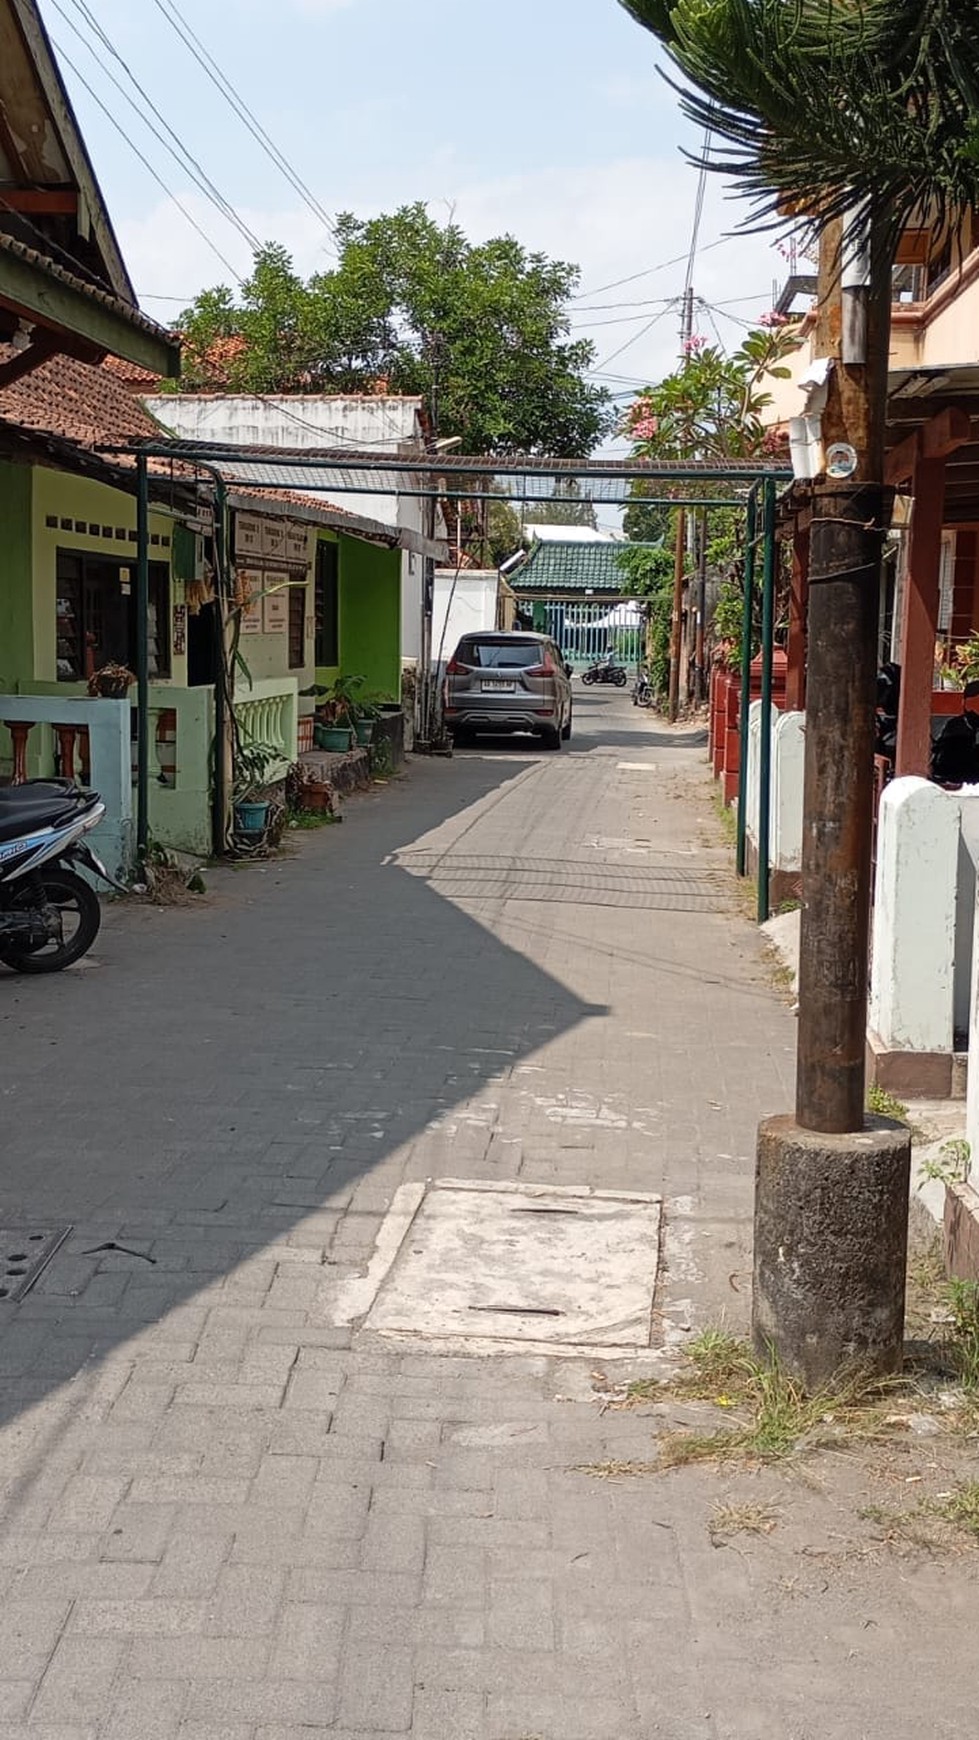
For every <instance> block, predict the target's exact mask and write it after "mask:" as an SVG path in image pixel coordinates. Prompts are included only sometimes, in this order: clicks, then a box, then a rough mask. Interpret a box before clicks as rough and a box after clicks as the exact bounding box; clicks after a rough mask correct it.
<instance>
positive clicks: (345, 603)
mask: <svg viewBox="0 0 979 1740" xmlns="http://www.w3.org/2000/svg"><path fill="white" fill-rule="evenodd" d="M339 543H340V664H341V668H342V670H343V673H344V675H345V676H348V677H366V679H367V688H368V689H370V690H372V691H373V692H374V693H376V694H383V695H390V697H391V699H392V700H395V701H396V700H399V699H400V696H401V552H400V550H385V549H382V548H381V547H380V546H379V545H377V544H368V543H365V542H364V541H363V539H360V538H351V537H346V536H343V535H341V537H340V540H339ZM333 674H334V675H335V673H333ZM317 681H318V682H321V683H322V682H329V681H330V673H329V672H322V671H317Z"/></svg>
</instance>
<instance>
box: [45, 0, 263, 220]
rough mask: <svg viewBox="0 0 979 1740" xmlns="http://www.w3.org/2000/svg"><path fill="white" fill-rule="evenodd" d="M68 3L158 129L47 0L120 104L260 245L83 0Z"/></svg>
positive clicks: (73, 25)
mask: <svg viewBox="0 0 979 1740" xmlns="http://www.w3.org/2000/svg"><path fill="white" fill-rule="evenodd" d="M71 4H72V5H73V6H74V7H75V9H76V11H77V12H78V13H79V15H80V16H81V17H82V18H83V19H84V20H85V22H86V23H87V24H88V25H89V27H90V29H91V30H92V31H93V32H94V33H95V35H96V37H97V39H98V41H99V42H100V43H102V45H103V47H104V48H105V49H106V50H107V52H108V53H109V54H111V56H112V58H113V59H114V60H115V61H117V62H118V64H119V65H120V66H121V67H122V70H123V72H124V73H125V75H126V77H127V78H128V79H129V81H130V83H131V84H132V86H133V88H134V89H135V90H136V91H138V92H139V95H140V97H141V98H142V100H143V102H144V103H145V104H146V105H147V107H148V108H149V109H150V111H151V112H152V114H153V115H155V116H156V119H157V120H158V121H159V122H160V127H157V126H156V125H155V123H154V122H153V121H152V120H150V118H149V116H148V115H147V114H146V113H145V112H144V110H143V109H141V108H140V106H139V104H138V103H137V102H136V101H135V100H134V98H133V97H132V96H130V94H129V92H128V91H127V90H126V88H125V86H124V85H123V84H122V83H121V82H120V80H119V79H118V78H117V77H116V75H115V73H114V72H113V71H112V68H111V67H110V66H107V65H106V63H105V61H104V60H103V59H102V58H101V56H100V55H99V53H98V52H97V50H96V48H95V47H94V46H93V44H92V43H91V42H90V41H89V39H88V37H86V36H85V35H84V34H83V33H82V31H81V30H80V29H79V27H78V25H77V24H76V23H75V22H74V20H73V19H72V18H70V17H69V15H68V13H67V12H66V11H65V10H64V7H63V6H62V5H61V3H60V0H51V5H52V6H53V7H54V9H55V11H56V12H58V13H59V14H60V15H61V17H62V18H63V19H64V21H65V23H66V24H67V26H68V28H69V30H71V31H73V32H74V34H75V36H77V38H78V40H79V42H81V43H82V44H83V46H84V47H85V48H86V49H87V50H88V52H89V54H90V55H91V56H92V59H93V60H94V61H95V64H96V66H98V67H99V69H100V71H101V72H103V73H104V74H105V76H106V78H107V79H108V80H109V81H110V83H111V84H113V85H114V86H115V88H116V90H117V91H118V92H119V94H120V96H121V97H122V98H123V100H124V102H127V103H128V104H129V107H130V108H131V109H132V110H133V111H134V113H135V114H136V115H137V116H138V117H139V119H140V120H141V121H142V122H143V124H144V126H146V127H147V128H148V129H149V131H150V132H151V133H152V134H153V136H154V138H155V139H158V140H159V142H160V144H161V145H162V146H163V148H164V150H165V151H167V152H169V154H170V156H171V157H172V158H173V159H174V162H175V163H176V164H177V165H178V167H179V168H180V169H182V170H183V171H184V172H185V173H186V174H188V175H189V176H190V178H191V180H192V181H193V182H194V183H195V184H196V186H197V187H198V188H199V190H200V192H201V193H202V194H203V195H204V197H205V199H207V200H208V201H209V202H210V203H211V205H213V206H214V208H215V210H216V211H217V212H218V214H219V215H220V216H221V217H223V218H225V219H226V220H227V222H228V223H230V224H232V225H233V226H234V228H235V229H236V230H237V231H238V233H239V235H240V236H241V238H242V240H243V241H245V242H247V243H248V245H249V247H250V248H253V249H255V248H258V247H259V246H260V243H259V240H258V237H257V236H256V235H255V233H254V231H253V230H250V229H249V228H248V225H247V224H246V223H245V222H244V220H243V218H242V217H241V216H240V215H239V213H238V212H237V211H236V210H235V208H234V206H233V205H232V204H231V203H230V201H229V200H227V199H225V197H224V195H223V194H222V193H221V192H220V191H219V190H218V188H217V187H215V185H214V182H213V181H212V180H211V178H210V176H209V175H208V174H207V172H206V170H205V169H203V168H202V166H201V164H200V163H199V162H198V161H197V159H196V157H194V156H193V155H192V153H191V152H190V151H189V150H188V149H187V147H186V145H185V144H184V143H183V141H182V139H181V138H180V137H179V135H178V134H177V133H176V132H175V131H174V129H173V128H172V127H171V125H170V123H169V121H168V120H167V118H166V116H165V115H163V114H162V113H161V112H160V110H159V109H158V108H157V106H156V104H155V103H154V101H153V99H152V97H151V96H150V94H149V92H148V91H147V90H146V89H145V87H144V86H143V85H141V84H140V82H139V80H138V78H137V77H136V75H135V73H134V72H133V71H132V68H131V67H130V66H129V65H128V64H127V62H126V61H125V60H124V59H123V57H122V55H121V54H120V53H119V52H118V50H117V49H116V47H115V45H114V43H113V42H112V41H111V39H110V38H109V37H108V36H107V35H106V33H105V31H104V30H103V29H102V26H101V25H100V23H99V21H98V19H97V18H96V17H95V15H94V14H93V13H92V11H91V9H90V8H89V7H88V6H87V5H86V0H71ZM161 127H162V128H163V129H164V130H163V131H162V132H161V130H160V128H161ZM167 135H169V137H167Z"/></svg>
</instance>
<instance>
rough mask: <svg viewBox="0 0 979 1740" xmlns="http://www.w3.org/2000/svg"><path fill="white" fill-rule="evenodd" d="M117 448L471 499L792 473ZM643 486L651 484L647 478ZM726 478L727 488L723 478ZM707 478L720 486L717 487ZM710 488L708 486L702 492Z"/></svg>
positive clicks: (361, 490)
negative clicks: (475, 497) (474, 497)
mask: <svg viewBox="0 0 979 1740" xmlns="http://www.w3.org/2000/svg"><path fill="white" fill-rule="evenodd" d="M105 451H107V452H113V453H119V452H126V453H128V454H130V455H135V454H138V453H143V454H145V455H147V457H152V458H163V459H171V460H174V461H176V462H179V463H182V464H186V465H203V466H207V467H210V468H211V469H213V470H214V471H215V472H216V473H217V474H218V475H220V476H221V477H222V478H223V479H224V480H225V481H226V482H228V483H242V484H252V485H256V486H259V487H261V488H265V489H292V490H301V491H303V492H305V493H309V492H310V491H319V490H322V491H323V493H324V494H326V495H337V494H356V495H407V496H411V495H418V496H431V495H438V496H441V497H443V498H446V497H447V498H449V499H460V500H469V499H471V498H472V497H473V496H477V495H478V496H481V497H483V499H489V500H491V501H525V502H534V501H539V502H550V501H567V500H569V499H571V500H576V499H581V500H585V501H593V502H596V503H607V504H609V505H611V506H619V507H624V506H628V505H629V504H630V503H632V502H634V501H635V499H636V496H637V494H638V495H641V496H642V498H643V499H644V500H648V501H657V500H663V501H664V502H669V503H670V504H671V505H676V504H678V503H680V502H682V501H684V500H688V499H689V500H691V501H692V502H699V501H704V500H707V501H710V500H715V499H716V494H717V493H720V494H721V495H722V496H723V497H724V498H725V499H728V500H731V501H732V502H734V501H737V502H739V503H740V502H741V501H742V500H743V499H744V498H745V497H746V495H747V492H748V490H749V489H750V487H751V485H752V484H753V483H756V482H758V481H759V479H762V478H766V477H768V478H775V479H777V480H780V481H781V480H788V479H789V478H791V476H792V473H791V471H790V470H788V469H785V468H783V467H779V466H770V465H769V466H765V465H759V463H758V462H757V461H756V460H724V461H722V462H721V463H718V464H713V463H707V462H700V461H690V460H685V461H683V462H682V463H681V462H676V461H672V460H652V459H553V458H536V457H526V456H521V455H517V456H514V457H513V458H507V459H503V458H486V457H472V456H462V455H459V454H456V453H452V454H442V455H440V454H417V455H415V454H412V455H404V456H397V457H396V456H394V455H392V454H388V453H383V454H382V453H371V452H366V451H355V450H352V449H349V448H317V447H252V446H229V445H228V444H226V443H221V442H209V441H184V440H172V441H159V442H140V443H135V444H133V445H131V446H128V447H126V448H118V447H114V448H108V449H105ZM640 485H641V486H642V487H641V488H639V487H637V486H640ZM718 485H726V486H727V487H726V488H723V489H721V490H720V491H719V492H718V491H717V488H716V486H718ZM703 486H711V487H710V489H709V490H706V489H704V487H703ZM697 492H702V493H697Z"/></svg>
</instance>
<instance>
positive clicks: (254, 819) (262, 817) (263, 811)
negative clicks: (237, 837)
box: [235, 801, 269, 834]
mask: <svg viewBox="0 0 979 1740" xmlns="http://www.w3.org/2000/svg"><path fill="white" fill-rule="evenodd" d="M268 819H269V805H268V803H266V802H262V803H258V802H256V803H251V802H248V801H245V802H242V803H237V804H235V827H236V828H237V830H238V832H239V834H260V833H261V832H262V830H263V829H264V827H265V825H266V823H267V822H268Z"/></svg>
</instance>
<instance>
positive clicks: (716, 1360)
mask: <svg viewBox="0 0 979 1740" xmlns="http://www.w3.org/2000/svg"><path fill="white" fill-rule="evenodd" d="M687 1356H688V1360H689V1369H688V1370H686V1371H683V1372H681V1373H680V1374H678V1375H677V1376H676V1377H674V1378H673V1379H672V1380H670V1381H669V1382H667V1383H662V1384H656V1385H655V1386H654V1385H653V1384H652V1383H651V1381H650V1380H648V1379H643V1380H641V1381H640V1382H639V1383H635V1384H630V1385H629V1386H628V1387H627V1389H626V1391H625V1394H624V1398H623V1401H624V1405H625V1406H629V1405H630V1404H631V1405H635V1403H636V1402H637V1401H640V1400H649V1399H650V1398H651V1397H653V1396H656V1397H657V1398H659V1399H660V1400H663V1399H665V1398H667V1397H672V1398H674V1399H675V1400H680V1401H700V1402H709V1403H711V1404H712V1405H713V1406H714V1407H715V1408H722V1409H724V1410H725V1411H730V1413H731V1416H732V1419H731V1424H730V1425H724V1426H718V1427H717V1428H716V1429H715V1430H713V1431H709V1432H700V1431H693V1430H690V1429H688V1428H685V1427H682V1428H679V1429H677V1430H675V1431H672V1432H667V1433H665V1434H664V1435H663V1436H662V1437H661V1438H660V1440H659V1464H658V1466H659V1467H660V1468H661V1469H662V1468H680V1467H685V1466H687V1465H688V1464H690V1463H694V1462H726V1461H730V1460H732V1459H737V1460H740V1461H747V1462H780V1461H783V1460H784V1459H785V1458H786V1457H788V1456H791V1455H793V1454H794V1452H796V1451H797V1450H799V1449H801V1448H809V1449H812V1448H816V1447H818V1446H821V1445H826V1444H830V1443H835V1442H838V1441H839V1440H840V1439H841V1438H844V1439H846V1440H848V1441H850V1442H853V1441H854V1440H855V1439H862V1440H864V1441H867V1440H869V1439H871V1438H875V1437H880V1436H883V1435H884V1434H885V1432H886V1429H887V1428H886V1422H885V1417H884V1415H883V1414H882V1412H881V1408H880V1404H881V1402H882V1400H883V1399H884V1397H885V1395H886V1394H887V1393H888V1391H889V1388H890V1386H888V1385H885V1384H882V1383H881V1382H880V1380H879V1379H876V1378H874V1379H871V1378H869V1377H868V1376H867V1375H866V1374H865V1373H863V1372H861V1371H859V1370H854V1371H852V1372H849V1373H843V1374H841V1376H840V1377H838V1378H837V1380H836V1381H835V1382H834V1383H833V1384H830V1385H827V1386H826V1387H824V1388H822V1389H820V1390H817V1391H816V1392H815V1393H814V1394H811V1395H810V1394H809V1393H808V1392H807V1391H806V1390H805V1389H804V1388H803V1386H802V1385H801V1384H800V1383H799V1382H798V1380H797V1379H795V1378H794V1377H792V1376H791V1374H790V1373H789V1372H787V1371H786V1370H785V1369H784V1367H783V1366H781V1365H780V1364H779V1362H778V1360H777V1359H776V1358H775V1357H774V1355H773V1354H770V1355H769V1356H768V1357H767V1358H765V1359H759V1358H758V1356H757V1355H756V1354H755V1353H754V1352H753V1351H752V1349H751V1348H750V1347H749V1346H748V1344H747V1343H746V1342H744V1341H741V1340H739V1339H738V1337H737V1336H734V1335H730V1334H728V1333H727V1331H725V1330H722V1329H706V1330H704V1331H703V1332H702V1334H700V1335H699V1336H698V1337H697V1338H696V1340H695V1341H693V1342H691V1344H690V1346H689V1348H688V1349H687Z"/></svg>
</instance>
